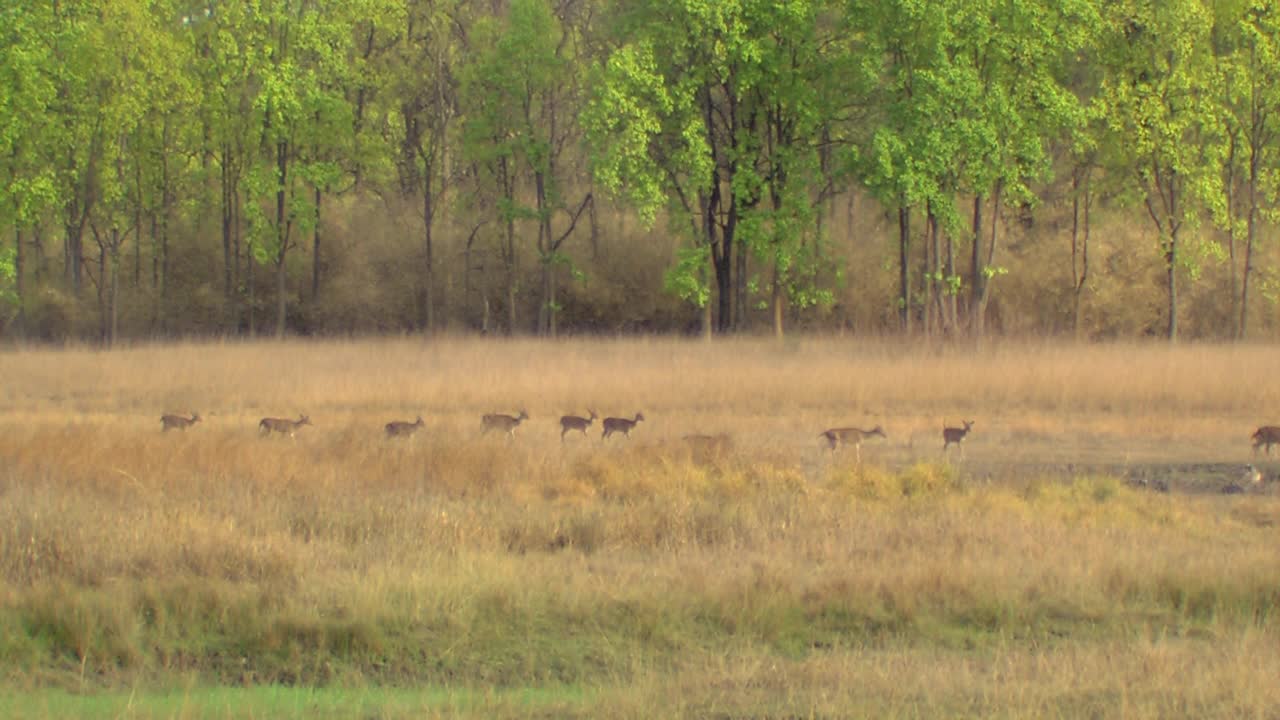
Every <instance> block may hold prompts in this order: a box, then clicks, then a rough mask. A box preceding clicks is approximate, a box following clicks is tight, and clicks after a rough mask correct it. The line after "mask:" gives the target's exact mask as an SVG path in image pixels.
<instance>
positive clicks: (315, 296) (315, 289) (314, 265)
mask: <svg viewBox="0 0 1280 720" xmlns="http://www.w3.org/2000/svg"><path fill="white" fill-rule="evenodd" d="M315 191H316V195H315V197H316V227H315V231H314V233H313V235H312V241H311V242H312V244H311V251H312V256H311V302H313V303H314V302H316V301H318V300H319V299H320V202H321V199H322V198H323V195H322V194H321V192H320V187H319V186H316V189H315Z"/></svg>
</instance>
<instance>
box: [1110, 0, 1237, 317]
mask: <svg viewBox="0 0 1280 720" xmlns="http://www.w3.org/2000/svg"><path fill="white" fill-rule="evenodd" d="M1106 13H1107V15H1106V19H1107V26H1108V28H1109V34H1108V36H1107V38H1106V40H1105V44H1104V50H1103V55H1102V64H1103V67H1104V72H1105V75H1104V78H1103V81H1102V86H1101V89H1100V91H1099V104H1100V108H1101V111H1102V112H1103V114H1104V115H1105V117H1107V119H1108V122H1109V126H1108V129H1109V130H1110V133H1111V136H1110V138H1109V140H1108V142H1107V147H1108V150H1109V151H1110V153H1112V155H1111V157H1110V160H1111V163H1113V164H1112V170H1113V171H1115V172H1118V173H1124V174H1127V175H1128V177H1129V178H1130V182H1131V183H1132V187H1133V188H1134V189H1135V191H1136V192H1137V194H1138V196H1139V198H1140V200H1141V202H1142V204H1143V205H1144V207H1145V208H1146V211H1147V215H1148V216H1149V217H1150V219H1151V221H1152V224H1153V225H1154V226H1155V229H1156V233H1157V235H1158V237H1159V246H1160V250H1161V252H1162V253H1163V256H1164V266H1165V288H1166V291H1167V298H1168V306H1167V313H1168V318H1167V325H1166V330H1165V336H1166V337H1167V338H1168V339H1169V341H1170V342H1174V341H1176V340H1177V339H1178V276H1179V273H1180V271H1182V269H1183V266H1184V264H1186V265H1189V264H1190V261H1191V260H1192V258H1189V257H1185V256H1184V254H1183V252H1182V251H1183V249H1184V248H1183V247H1182V246H1183V232H1184V230H1186V229H1187V228H1189V227H1194V226H1195V225H1196V223H1197V221H1198V218H1199V214H1200V213H1201V212H1202V210H1203V208H1204V207H1206V206H1207V205H1210V204H1212V203H1214V202H1218V201H1220V198H1221V193H1220V192H1219V191H1218V190H1217V186H1218V184H1219V182H1220V177H1219V175H1218V173H1217V169H1216V168H1217V167H1219V165H1218V164H1217V162H1216V160H1215V158H1214V154H1215V153H1216V152H1218V151H1219V150H1220V149H1221V147H1222V144H1221V143H1220V142H1219V141H1220V139H1221V131H1220V128H1219V107H1218V105H1217V103H1216V102H1215V99H1216V95H1217V94H1216V93H1215V92H1214V85H1215V78H1214V73H1213V68H1214V65H1213V62H1212V56H1211V53H1210V49H1211V46H1210V44H1209V42H1208V38H1209V32H1210V29H1211V26H1212V24H1211V20H1212V18H1211V16H1210V14H1209V12H1208V10H1207V8H1206V7H1205V6H1204V5H1203V4H1201V2H1200V0H1171V1H1170V2H1153V1H1151V0H1125V1H1124V2H1120V3H1116V4H1114V5H1109V6H1107V8H1106ZM1193 269H1194V268H1193Z"/></svg>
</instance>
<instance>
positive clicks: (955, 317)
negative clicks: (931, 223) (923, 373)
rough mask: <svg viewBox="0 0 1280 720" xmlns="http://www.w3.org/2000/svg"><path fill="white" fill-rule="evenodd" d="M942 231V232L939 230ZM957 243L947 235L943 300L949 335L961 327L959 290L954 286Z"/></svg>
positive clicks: (949, 234) (950, 235)
mask: <svg viewBox="0 0 1280 720" xmlns="http://www.w3.org/2000/svg"><path fill="white" fill-rule="evenodd" d="M939 231H941V230H939ZM956 272H957V271H956V243H955V238H954V237H953V236H952V234H951V233H947V262H946V267H945V268H943V277H942V291H943V293H944V296H943V299H944V300H945V301H946V302H945V304H944V307H945V308H946V313H945V314H946V329H947V333H948V334H950V333H953V332H957V331H958V330H959V327H960V297H959V294H958V293H959V289H958V288H957V287H956V286H955V285H953V284H952V283H953V281H954V279H955V277H956Z"/></svg>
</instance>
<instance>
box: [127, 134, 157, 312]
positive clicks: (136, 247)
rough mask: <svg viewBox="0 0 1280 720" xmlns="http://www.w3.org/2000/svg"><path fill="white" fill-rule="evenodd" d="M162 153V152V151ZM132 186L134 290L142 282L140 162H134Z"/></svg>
mask: <svg viewBox="0 0 1280 720" xmlns="http://www.w3.org/2000/svg"><path fill="white" fill-rule="evenodd" d="M162 154H163V153H162ZM133 168H134V172H133V179H134V187H135V190H136V192H137V197H136V198H135V200H134V203H133V228H134V233H135V235H134V240H135V242H134V243H133V287H134V289H135V290H136V289H137V288H138V286H139V285H141V284H142V163H141V162H134V164H133Z"/></svg>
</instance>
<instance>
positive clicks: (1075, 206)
mask: <svg viewBox="0 0 1280 720" xmlns="http://www.w3.org/2000/svg"><path fill="white" fill-rule="evenodd" d="M1081 174H1082V173H1080V172H1076V173H1075V174H1073V176H1072V178H1071V187H1072V191H1073V192H1072V201H1071V285H1072V308H1071V331H1072V333H1073V334H1074V335H1075V337H1076V339H1077V340H1080V339H1081V338H1082V337H1083V331H1084V326H1083V325H1082V324H1081V322H1080V315H1081V306H1082V299H1083V295H1084V288H1085V283H1086V282H1087V281H1088V279H1089V210H1090V207H1091V205H1092V201H1093V196H1092V194H1091V190H1090V186H1089V171H1088V170H1085V171H1084V172H1083V185H1084V187H1083V189H1082V188H1081ZM1082 192H1083V200H1084V207H1083V215H1084V223H1083V224H1084V232H1083V234H1082V233H1081V227H1080V225H1081V210H1082V208H1081V202H1080V201H1081V193H1082Z"/></svg>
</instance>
